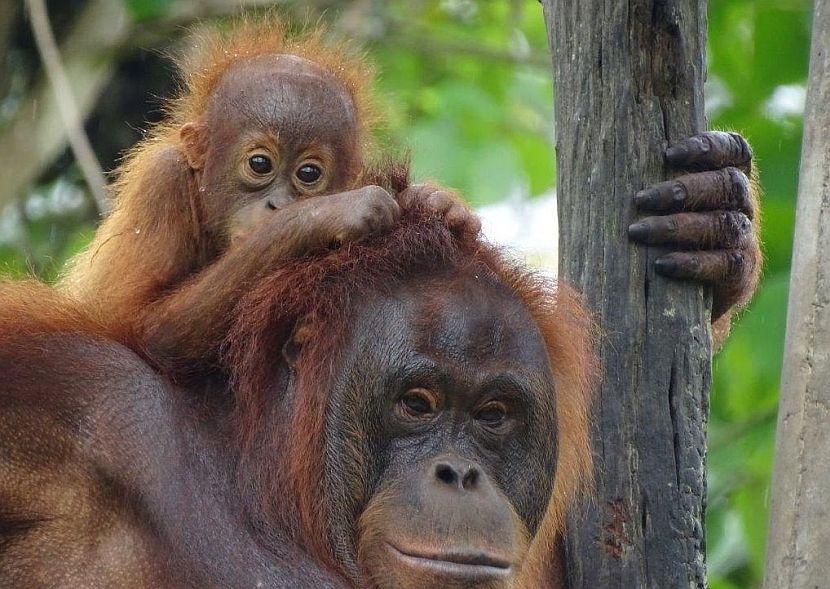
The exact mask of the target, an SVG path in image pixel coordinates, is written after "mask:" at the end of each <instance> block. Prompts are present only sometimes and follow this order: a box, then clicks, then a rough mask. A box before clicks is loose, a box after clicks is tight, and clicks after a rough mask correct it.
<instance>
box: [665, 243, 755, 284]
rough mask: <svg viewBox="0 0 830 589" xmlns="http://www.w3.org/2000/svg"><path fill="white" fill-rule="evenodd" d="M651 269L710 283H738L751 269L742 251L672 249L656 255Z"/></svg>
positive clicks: (667, 275) (671, 275) (668, 275)
mask: <svg viewBox="0 0 830 589" xmlns="http://www.w3.org/2000/svg"><path fill="white" fill-rule="evenodd" d="M654 269H655V270H656V271H657V273H658V274H660V275H662V276H666V277H668V278H677V279H679V280H695V281H698V282H705V283H709V284H716V283H726V282H741V281H742V280H743V277H744V276H745V275H747V274H748V273H749V272H751V270H752V268H751V263H750V261H749V260H747V256H746V252H745V251H743V250H715V251H709V252H673V253H671V254H666V255H665V256H661V257H659V258H657V259H656V260H655V261H654Z"/></svg>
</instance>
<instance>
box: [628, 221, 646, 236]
mask: <svg viewBox="0 0 830 589" xmlns="http://www.w3.org/2000/svg"><path fill="white" fill-rule="evenodd" d="M648 233H649V226H648V223H646V222H645V221H637V222H636V223H632V224H631V225H629V226H628V237H629V238H630V239H633V240H635V241H644V240H645V239H646V238H647V237H648Z"/></svg>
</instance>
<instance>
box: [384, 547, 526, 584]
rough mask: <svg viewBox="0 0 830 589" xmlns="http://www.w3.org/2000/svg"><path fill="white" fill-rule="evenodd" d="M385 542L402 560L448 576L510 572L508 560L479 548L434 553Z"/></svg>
mask: <svg viewBox="0 0 830 589" xmlns="http://www.w3.org/2000/svg"><path fill="white" fill-rule="evenodd" d="M386 544H387V545H388V546H389V549H390V550H391V551H392V553H393V554H394V555H395V556H396V557H397V558H399V559H401V560H403V561H404V562H406V563H408V564H410V565H412V566H415V567H419V568H426V569H430V570H432V571H433V572H436V573H441V574H445V575H448V576H462V577H493V576H498V577H504V576H507V575H510V574H511V572H512V571H511V566H510V562H509V561H507V560H504V559H503V558H499V557H497V556H494V555H492V554H488V553H486V552H483V551H480V550H451V551H448V552H439V553H435V552H428V551H421V550H417V549H412V548H406V549H402V548H398V547H397V546H395V545H394V544H392V543H390V542H387V543H386Z"/></svg>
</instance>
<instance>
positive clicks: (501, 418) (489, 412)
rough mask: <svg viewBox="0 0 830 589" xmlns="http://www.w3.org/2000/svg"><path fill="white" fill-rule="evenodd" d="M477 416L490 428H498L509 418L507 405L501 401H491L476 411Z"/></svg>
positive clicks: (477, 418) (478, 419)
mask: <svg viewBox="0 0 830 589" xmlns="http://www.w3.org/2000/svg"><path fill="white" fill-rule="evenodd" d="M475 418H476V420H477V421H479V422H480V423H481V424H483V425H485V426H487V427H489V428H498V427H499V426H501V425H502V424H504V422H505V421H506V420H507V407H506V406H505V405H504V404H503V403H500V402H499V401H490V402H489V403H486V404H485V405H484V406H482V407H481V409H479V410H478V411H476V413H475Z"/></svg>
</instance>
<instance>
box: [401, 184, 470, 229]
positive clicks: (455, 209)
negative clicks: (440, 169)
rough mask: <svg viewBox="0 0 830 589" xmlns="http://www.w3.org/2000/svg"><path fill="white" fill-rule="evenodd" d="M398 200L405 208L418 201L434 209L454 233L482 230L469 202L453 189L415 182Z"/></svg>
mask: <svg viewBox="0 0 830 589" xmlns="http://www.w3.org/2000/svg"><path fill="white" fill-rule="evenodd" d="M398 202H399V203H400V205H401V207H402V208H404V209H405V208H407V207H410V206H412V205H414V204H416V203H417V204H421V205H422V206H424V207H426V208H427V209H430V210H432V211H434V212H435V214H436V215H438V216H439V217H440V218H441V219H443V221H444V223H446V224H447V227H449V229H450V231H452V232H453V233H456V234H471V235H476V234H478V232H479V231H481V221H480V220H479V218H478V216H477V215H476V214H475V213H473V211H472V210H471V209H470V208H469V207H468V206H467V204H466V203H465V202H464V201H463V200H461V198H460V197H459V196H458V195H457V194H456V193H455V192H453V191H452V190H449V189H447V188H443V187H441V186H438V185H436V184H429V183H426V184H413V185H412V186H410V187H409V188H407V189H406V190H404V191H403V192H401V193H400V194H398Z"/></svg>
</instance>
